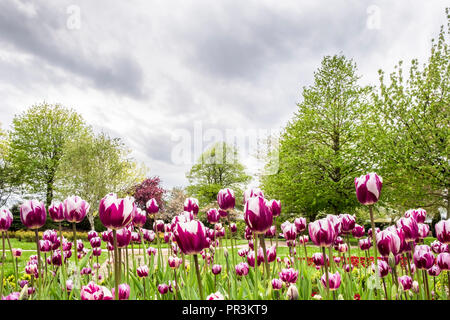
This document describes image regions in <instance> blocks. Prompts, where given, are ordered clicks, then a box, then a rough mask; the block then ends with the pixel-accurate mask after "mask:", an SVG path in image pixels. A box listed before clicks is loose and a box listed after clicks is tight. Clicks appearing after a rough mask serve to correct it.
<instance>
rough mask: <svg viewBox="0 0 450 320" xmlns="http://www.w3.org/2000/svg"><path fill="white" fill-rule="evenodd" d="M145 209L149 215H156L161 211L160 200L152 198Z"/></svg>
mask: <svg viewBox="0 0 450 320" xmlns="http://www.w3.org/2000/svg"><path fill="white" fill-rule="evenodd" d="M145 209H146V210H147V213H148V214H149V215H155V214H156V213H158V211H159V206H158V202H156V199H155V198H151V199H150V200H148V201H147V203H146V204H145Z"/></svg>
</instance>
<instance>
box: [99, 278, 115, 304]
mask: <svg viewBox="0 0 450 320" xmlns="http://www.w3.org/2000/svg"><path fill="white" fill-rule="evenodd" d="M99 279H100V277H99ZM100 288H101V289H102V291H103V299H102V300H113V294H112V292H111V291H110V290H109V289H108V288H107V287H105V286H101V287H100ZM113 291H114V289H113Z"/></svg>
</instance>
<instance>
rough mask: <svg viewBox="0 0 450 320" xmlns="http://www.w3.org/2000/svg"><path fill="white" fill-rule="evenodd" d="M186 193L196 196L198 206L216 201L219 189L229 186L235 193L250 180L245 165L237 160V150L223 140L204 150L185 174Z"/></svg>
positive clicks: (240, 191) (239, 192)
mask: <svg viewBox="0 0 450 320" xmlns="http://www.w3.org/2000/svg"><path fill="white" fill-rule="evenodd" d="M186 177H187V178H188V180H189V184H190V185H189V186H188V187H187V193H188V194H189V195H191V196H194V197H196V198H198V200H199V202H200V206H205V205H207V204H210V203H211V202H214V201H216V199H217V193H218V192H219V190H220V189H223V188H231V189H233V191H234V192H235V194H242V189H243V187H244V186H245V184H246V183H248V182H249V181H250V176H248V175H247V174H246V173H245V167H244V165H242V164H241V163H240V162H239V160H238V150H237V149H236V148H235V147H234V146H231V145H228V144H226V143H225V142H219V143H216V144H215V145H214V146H212V147H211V148H210V149H208V150H206V151H205V152H204V153H203V154H202V155H201V156H200V158H199V159H198V161H197V163H196V164H194V165H193V166H192V168H191V170H190V171H189V172H188V173H187V174H186Z"/></svg>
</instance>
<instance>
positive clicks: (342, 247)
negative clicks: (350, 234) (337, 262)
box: [338, 243, 348, 253]
mask: <svg viewBox="0 0 450 320" xmlns="http://www.w3.org/2000/svg"><path fill="white" fill-rule="evenodd" d="M338 251H339V252H342V253H345V252H347V251H348V245H347V244H346V243H341V244H340V245H339V246H338Z"/></svg>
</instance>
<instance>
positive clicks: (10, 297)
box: [2, 291, 20, 300]
mask: <svg viewBox="0 0 450 320" xmlns="http://www.w3.org/2000/svg"><path fill="white" fill-rule="evenodd" d="M19 297H20V292H18V291H16V292H11V293H10V294H9V295H7V296H6V297H2V300H19Z"/></svg>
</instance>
